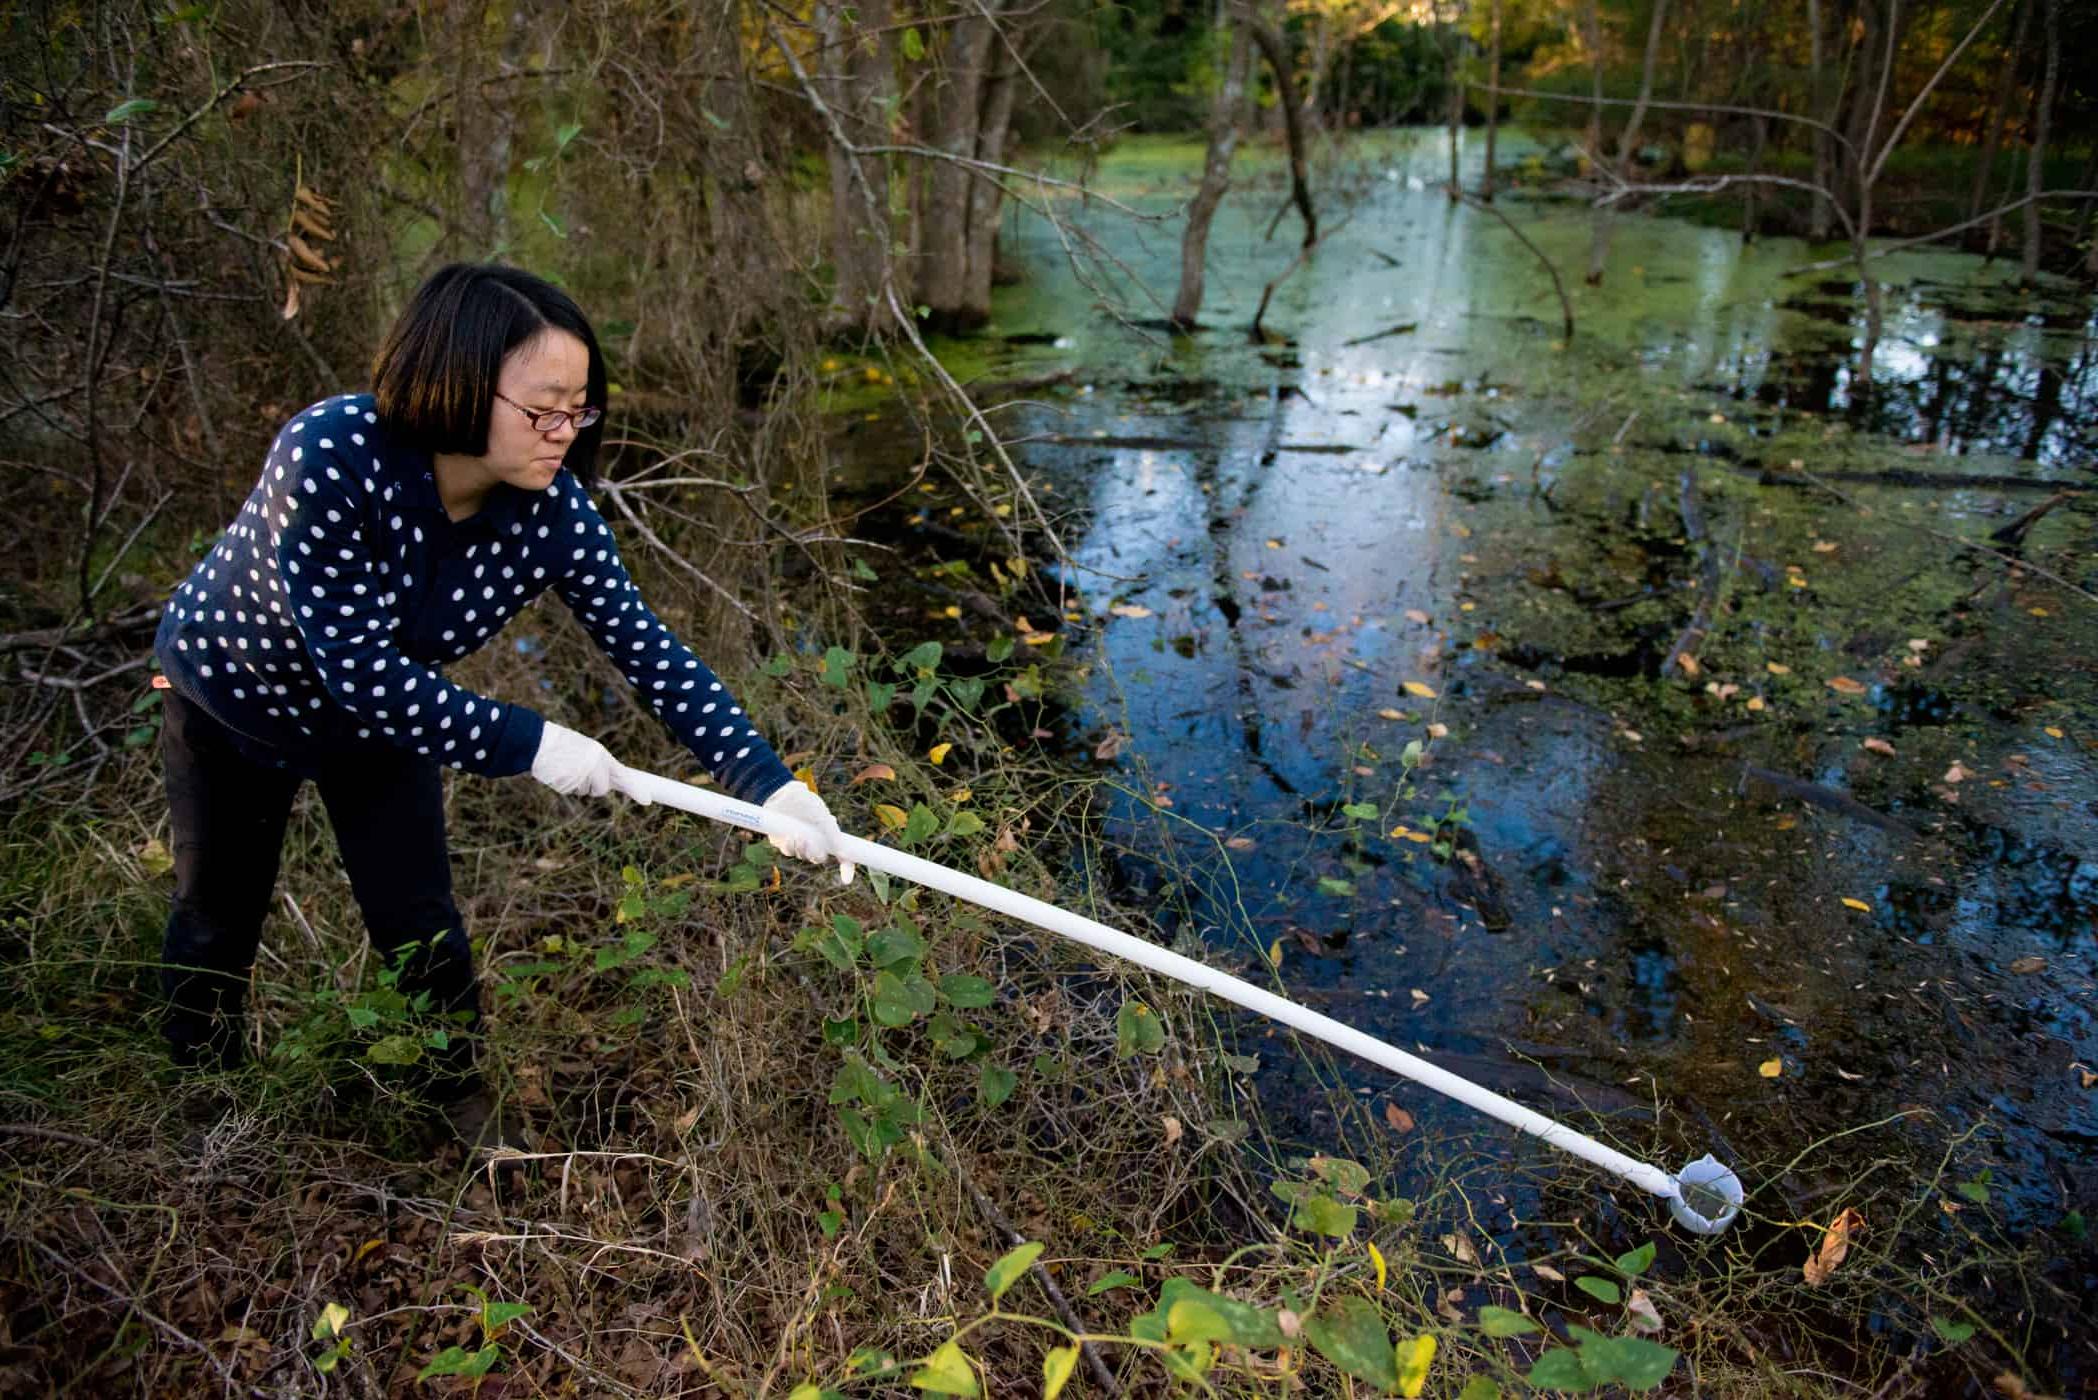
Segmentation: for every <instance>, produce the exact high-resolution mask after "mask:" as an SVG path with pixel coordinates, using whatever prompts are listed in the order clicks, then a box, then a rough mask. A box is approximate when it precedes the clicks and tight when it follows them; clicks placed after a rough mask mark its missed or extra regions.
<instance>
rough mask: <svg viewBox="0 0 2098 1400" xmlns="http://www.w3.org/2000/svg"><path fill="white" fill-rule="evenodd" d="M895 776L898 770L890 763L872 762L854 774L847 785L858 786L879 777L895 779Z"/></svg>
mask: <svg viewBox="0 0 2098 1400" xmlns="http://www.w3.org/2000/svg"><path fill="white" fill-rule="evenodd" d="M895 776H896V770H895V769H894V768H891V767H890V766H889V765H888V764H886V763H870V764H868V765H867V766H866V767H865V768H862V769H861V770H860V771H859V772H857V773H855V774H853V775H852V781H851V782H850V783H849V784H847V786H849V787H858V786H859V785H860V784H861V783H871V782H873V781H874V780H875V779H877V778H885V779H893V778H894V777H895Z"/></svg>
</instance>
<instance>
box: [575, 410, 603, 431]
mask: <svg viewBox="0 0 2098 1400" xmlns="http://www.w3.org/2000/svg"><path fill="white" fill-rule="evenodd" d="M604 416H605V411H604V410H603V409H601V408H586V409H584V410H582V411H581V412H580V413H578V414H576V416H575V425H576V427H577V428H579V429H580V428H587V427H589V426H591V425H592V424H594V423H595V422H597V420H598V419H600V418H602V417H604Z"/></svg>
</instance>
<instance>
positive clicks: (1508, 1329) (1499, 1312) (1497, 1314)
mask: <svg viewBox="0 0 2098 1400" xmlns="http://www.w3.org/2000/svg"><path fill="white" fill-rule="evenodd" d="M1479 1330H1480V1331H1482V1332H1484V1333H1485V1334H1486V1335H1487V1336H1489V1337H1520V1336H1521V1335H1522V1334H1523V1333H1525V1332H1535V1331H1537V1330H1538V1328H1537V1324H1536V1323H1535V1322H1533V1321H1531V1320H1530V1319H1529V1318H1527V1317H1524V1316H1523V1315H1522V1314H1521V1313H1519V1312H1516V1311H1515V1310H1514V1309H1513V1308H1503V1307H1497V1306H1495V1305H1494V1304H1492V1303H1488V1304H1487V1305H1486V1306H1485V1307H1483V1308H1480V1309H1479Z"/></svg>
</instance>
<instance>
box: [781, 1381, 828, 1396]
mask: <svg viewBox="0 0 2098 1400" xmlns="http://www.w3.org/2000/svg"><path fill="white" fill-rule="evenodd" d="M787 1400H823V1387H822V1386H820V1385H817V1384H816V1383H815V1382H814V1381H803V1382H802V1383H801V1384H800V1385H797V1386H795V1387H794V1388H793V1389H792V1390H790V1391H788V1392H787Z"/></svg>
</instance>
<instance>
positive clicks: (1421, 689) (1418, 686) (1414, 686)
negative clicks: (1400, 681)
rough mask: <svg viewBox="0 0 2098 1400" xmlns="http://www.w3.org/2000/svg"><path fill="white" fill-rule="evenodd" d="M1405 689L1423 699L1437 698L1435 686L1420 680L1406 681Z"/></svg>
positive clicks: (1409, 693)
mask: <svg viewBox="0 0 2098 1400" xmlns="http://www.w3.org/2000/svg"><path fill="white" fill-rule="evenodd" d="M1405 690H1406V693H1407V694H1408V695H1417V696H1419V697H1420V698H1421V699H1423V700H1433V699H1434V698H1435V687H1433V686H1431V685H1425V684H1423V683H1422V682H1420V681H1408V682H1406V686H1405Z"/></svg>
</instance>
